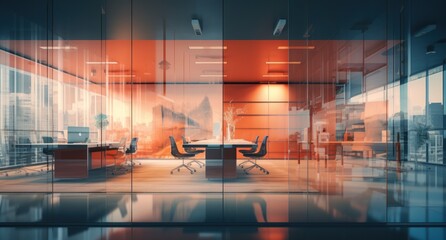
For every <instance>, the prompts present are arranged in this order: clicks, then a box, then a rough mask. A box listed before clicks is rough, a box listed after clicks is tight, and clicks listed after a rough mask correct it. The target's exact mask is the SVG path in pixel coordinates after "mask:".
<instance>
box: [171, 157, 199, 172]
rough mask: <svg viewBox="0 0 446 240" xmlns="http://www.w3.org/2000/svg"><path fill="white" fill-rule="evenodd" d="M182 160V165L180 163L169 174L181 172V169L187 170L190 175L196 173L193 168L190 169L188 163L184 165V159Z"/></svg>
mask: <svg viewBox="0 0 446 240" xmlns="http://www.w3.org/2000/svg"><path fill="white" fill-rule="evenodd" d="M193 156H194V155H192V156H191V157H193ZM182 160H183V163H182V164H181V165H179V166H177V167H176V168H174V169H172V170H171V171H170V174H173V172H174V171H175V170H177V171H178V172H179V171H180V170H181V168H183V167H184V168H186V169H187V170H189V172H190V174H194V172H196V171H197V170H196V169H195V168H193V167H191V166H190V164H189V163H188V164H185V163H184V158H183V159H182Z"/></svg>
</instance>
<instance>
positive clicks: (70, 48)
mask: <svg viewBox="0 0 446 240" xmlns="http://www.w3.org/2000/svg"><path fill="white" fill-rule="evenodd" d="M40 49H44V50H76V49H77V47H74V46H40Z"/></svg>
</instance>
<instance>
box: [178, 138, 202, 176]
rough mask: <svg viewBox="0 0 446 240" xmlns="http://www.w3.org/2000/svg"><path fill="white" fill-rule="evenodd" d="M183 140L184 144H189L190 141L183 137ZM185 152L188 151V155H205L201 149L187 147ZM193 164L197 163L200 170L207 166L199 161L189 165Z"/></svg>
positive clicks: (193, 161)
mask: <svg viewBox="0 0 446 240" xmlns="http://www.w3.org/2000/svg"><path fill="white" fill-rule="evenodd" d="M182 138H183V144H186V143H189V141H187V140H186V137H184V136H182ZM184 151H186V153H192V154H194V155H197V154H200V153H204V150H200V149H195V148H193V147H185V148H184ZM192 163H196V164H197V165H198V166H199V167H200V168H202V167H204V166H205V164H204V163H202V162H200V161H198V160H195V159H194V160H192V161H190V162H189V163H187V165H189V166H192Z"/></svg>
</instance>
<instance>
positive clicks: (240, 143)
mask: <svg viewBox="0 0 446 240" xmlns="http://www.w3.org/2000/svg"><path fill="white" fill-rule="evenodd" d="M255 145H257V144H254V143H253V142H250V141H246V140H245V139H233V140H230V141H226V140H225V141H221V140H217V139H206V140H200V141H196V142H190V143H186V144H183V147H198V148H200V147H202V148H207V147H221V146H223V147H224V148H235V147H242V148H245V147H246V148H247V147H252V146H255Z"/></svg>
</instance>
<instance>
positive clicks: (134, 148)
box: [112, 138, 138, 175]
mask: <svg viewBox="0 0 446 240" xmlns="http://www.w3.org/2000/svg"><path fill="white" fill-rule="evenodd" d="M121 141H122V139H121ZM124 141H125V140H124ZM124 144H125V142H124ZM119 152H121V153H122V154H124V155H125V156H124V157H125V159H124V163H123V164H122V165H117V164H116V159H117V158H118V157H120V156H119ZM137 152H138V138H132V140H131V141H130V145H129V147H128V148H127V149H124V148H120V149H118V154H117V155H116V156H115V168H114V169H113V172H112V174H113V175H116V174H123V173H127V172H128V171H129V170H130V169H129V167H131V166H133V165H135V164H134V163H133V162H130V163H128V162H129V160H128V158H129V156H130V155H132V154H136V153H137ZM126 165H127V167H126Z"/></svg>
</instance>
